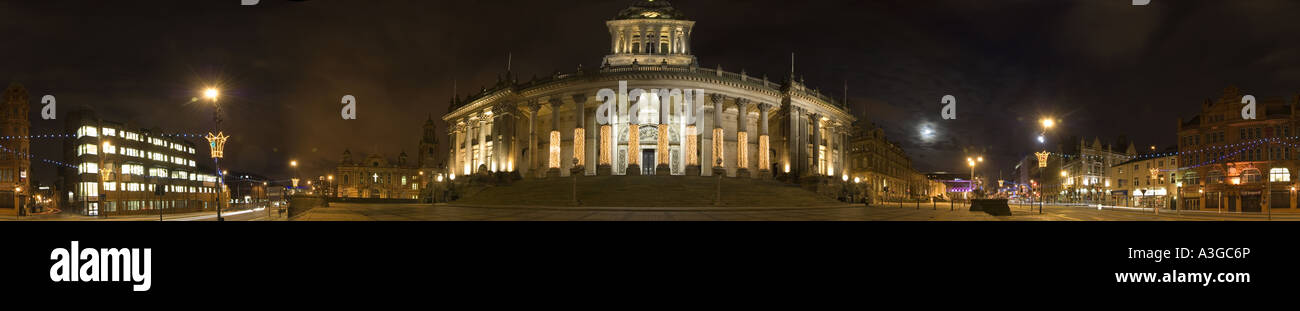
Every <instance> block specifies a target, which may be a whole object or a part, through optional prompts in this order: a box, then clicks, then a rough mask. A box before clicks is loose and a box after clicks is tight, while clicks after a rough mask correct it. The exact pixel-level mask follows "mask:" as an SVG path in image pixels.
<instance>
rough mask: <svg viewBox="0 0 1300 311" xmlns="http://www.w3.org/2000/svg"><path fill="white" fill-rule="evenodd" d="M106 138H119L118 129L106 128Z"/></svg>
mask: <svg viewBox="0 0 1300 311" xmlns="http://www.w3.org/2000/svg"><path fill="white" fill-rule="evenodd" d="M104 136H117V129H114V128H111V127H106V128H104Z"/></svg>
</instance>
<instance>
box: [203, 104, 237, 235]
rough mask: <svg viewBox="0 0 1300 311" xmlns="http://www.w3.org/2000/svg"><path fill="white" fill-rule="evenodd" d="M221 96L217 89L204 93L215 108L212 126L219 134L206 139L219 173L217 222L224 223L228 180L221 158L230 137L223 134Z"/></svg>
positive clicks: (210, 135) (210, 134)
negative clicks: (219, 100) (222, 208)
mask: <svg viewBox="0 0 1300 311" xmlns="http://www.w3.org/2000/svg"><path fill="white" fill-rule="evenodd" d="M220 95H221V91H219V90H217V89H216V88H208V89H207V90H204V91H203V97H205V98H207V99H208V100H211V101H212V107H213V109H212V125H213V129H214V130H215V131H216V132H217V135H212V133H208V136H207V137H206V138H207V139H208V147H209V148H211V154H212V164H213V165H214V166H215V167H216V172H217V185H216V188H217V191H216V194H217V200H216V201H217V221H224V220H225V218H223V217H221V201H222V200H221V188H222V187H223V186H225V184H226V180H225V179H226V178H225V173H224V171H222V170H221V158H222V156H223V151H224V150H225V145H226V140H227V139H229V138H230V137H229V136H226V134H225V133H223V132H221V105H219V104H217V98H218V97H219V96H220Z"/></svg>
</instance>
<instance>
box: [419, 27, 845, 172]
mask: <svg viewBox="0 0 1300 311" xmlns="http://www.w3.org/2000/svg"><path fill="white" fill-rule="evenodd" d="M606 26H607V30H608V33H609V35H610V38H611V41H610V43H609V46H608V48H609V53H610V54H609V55H608V56H606V57H605V59H604V62H603V65H602V66H601V67H600V68H597V69H583V68H581V67H579V68H578V70H577V71H576V72H571V73H556V74H554V75H552V76H550V77H546V78H541V79H535V80H533V81H530V82H526V83H519V82H518V81H516V80H515V78H514V76H513V75H512V74H511V73H506V75H505V77H504V78H502V79H501V80H500V81H499V82H498V83H497V84H496V85H494V86H493V87H491V88H484V89H482V90H481V91H480V92H479V93H478V94H475V95H473V96H471V97H469V98H467V99H460V98H455V99H453V100H452V105H451V107H450V108H449V110H450V111H449V112H448V113H447V114H446V115H444V116H443V120H445V121H446V122H447V123H448V124H450V125H451V126H450V128H449V129H448V131H447V135H448V141H449V142H450V148H449V155H448V160H447V163H448V170H449V172H448V173H451V174H458V175H467V174H476V173H490V172H508V173H519V174H520V175H521V176H523V177H525V178H538V177H555V176H568V175H569V172H570V170H571V169H572V168H575V167H576V168H577V171H578V172H581V174H584V175H687V176H712V175H713V171H714V170H713V169H712V168H714V167H716V168H718V169H721V170H722V171H723V172H724V174H725V175H726V176H728V177H745V178H765V177H772V176H775V175H776V174H789V175H791V176H796V177H803V176H834V177H840V176H841V174H843V173H844V164H845V163H846V159H847V155H848V152H847V141H848V140H847V137H848V131H849V124H851V123H852V121H853V120H854V117H853V116H852V115H850V114H849V112H848V108H847V107H845V106H844V105H842V104H841V103H839V102H837V101H835V100H832V99H831V98H830V97H828V96H825V95H822V94H821V93H819V92H817V91H814V90H812V89H810V88H808V87H806V86H804V84H803V83H801V82H798V81H795V79H794V74H793V73H791V74H790V77H788V78H787V79H786V82H784V83H776V82H772V81H769V80H768V79H767V78H766V77H757V76H750V75H749V74H748V73H745V72H744V71H742V72H739V73H735V72H727V71H723V70H722V69H721V68H717V69H711V68H703V67H700V66H699V62H698V61H697V60H696V58H695V56H694V55H693V54H692V50H691V45H690V37H691V34H692V31H693V27H694V22H693V21H689V20H686V19H685V18H684V17H683V15H682V14H681V12H678V11H677V10H676V9H674V8H672V6H671V5H670V4H669V3H668V2H667V1H638V2H637V3H636V4H633V5H632V6H631V7H629V8H627V9H626V10H623V11H622V12H620V13H619V14H618V15H617V16H616V17H615V18H614V19H613V20H610V21H608V22H606Z"/></svg>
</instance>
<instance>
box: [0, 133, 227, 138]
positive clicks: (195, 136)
mask: <svg viewBox="0 0 1300 311" xmlns="http://www.w3.org/2000/svg"><path fill="white" fill-rule="evenodd" d="M158 136H160V137H194V138H202V137H203V134H193V133H162V134H158ZM34 138H77V134H39V135H27V136H0V139H34Z"/></svg>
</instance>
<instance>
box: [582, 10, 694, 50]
mask: <svg viewBox="0 0 1300 311" xmlns="http://www.w3.org/2000/svg"><path fill="white" fill-rule="evenodd" d="M605 25H606V26H607V27H609V35H610V55H606V56H605V61H604V64H606V65H608V66H627V65H632V64H634V63H635V64H646V65H661V64H668V65H673V66H688V65H692V64H696V59H695V56H694V55H691V45H690V39H691V29H692V28H694V27H695V22H693V21H688V20H686V19H685V17H684V16H683V15H682V13H681V12H678V11H677V9H675V8H673V7H672V4H670V3H668V1H663V0H659V1H656V0H643V1H637V2H636V3H634V4H632V6H629V7H628V8H626V9H623V11H621V12H619V13H618V15H617V16H616V17H615V18H614V20H611V21H607V22H605Z"/></svg>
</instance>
